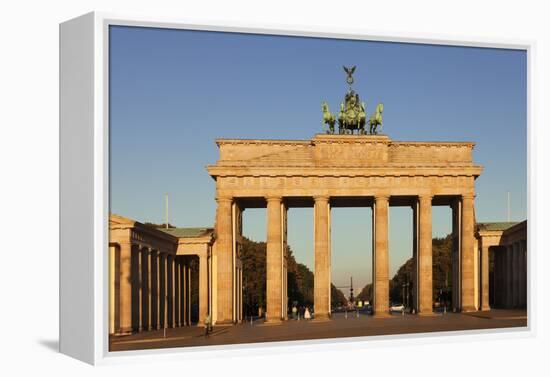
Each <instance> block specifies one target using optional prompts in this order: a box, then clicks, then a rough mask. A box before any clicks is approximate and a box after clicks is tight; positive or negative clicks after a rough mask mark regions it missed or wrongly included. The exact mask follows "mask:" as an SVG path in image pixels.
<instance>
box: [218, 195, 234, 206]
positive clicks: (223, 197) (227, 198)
mask: <svg viewBox="0 0 550 377" xmlns="http://www.w3.org/2000/svg"><path fill="white" fill-rule="evenodd" d="M216 202H218V204H221V203H228V202H229V203H231V202H233V197H232V196H229V195H217V196H216Z"/></svg>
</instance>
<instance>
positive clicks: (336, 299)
mask: <svg viewBox="0 0 550 377" xmlns="http://www.w3.org/2000/svg"><path fill="white" fill-rule="evenodd" d="M347 303H348V299H347V298H346V296H345V295H344V293H342V291H341V290H339V289H338V288H336V287H335V286H334V284H332V283H331V284H330V306H331V307H336V306H343V305H346V304H347Z"/></svg>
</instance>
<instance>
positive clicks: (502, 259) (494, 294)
mask: <svg viewBox="0 0 550 377" xmlns="http://www.w3.org/2000/svg"><path fill="white" fill-rule="evenodd" d="M476 240H477V242H476V244H477V248H478V249H479V250H480V251H481V253H480V258H481V266H482V268H481V271H480V276H481V307H482V310H488V309H490V308H491V307H494V308H504V309H525V308H527V292H528V290H527V281H528V279H527V271H528V269H527V265H528V264H527V260H528V259H527V220H524V221H522V222H500V223H478V224H477V227H476Z"/></svg>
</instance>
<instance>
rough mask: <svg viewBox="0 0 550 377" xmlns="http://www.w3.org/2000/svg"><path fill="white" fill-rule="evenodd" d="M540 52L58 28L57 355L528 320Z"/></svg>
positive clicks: (473, 333) (399, 41)
mask: <svg viewBox="0 0 550 377" xmlns="http://www.w3.org/2000/svg"><path fill="white" fill-rule="evenodd" d="M532 51H533V45H532V43H530V42H524V41H520V42H518V41H493V40H477V41H463V40H458V39H456V40H454V39H449V38H446V39H444V38H442V39H441V40H437V39H429V38H426V37H424V36H422V35H414V36H411V35H406V36H405V35H398V34H394V35H388V34H382V33H381V34H376V35H373V34H365V33H364V32H363V31H360V30H359V31H358V30H320V29H316V28H310V27H297V28H294V29H293V28H288V27H284V28H283V27H279V26H276V25H275V26H273V25H265V26H264V27H261V28H259V27H251V26H250V25H238V24H231V23H225V24H215V25H214V24H202V23H199V22H193V21H179V20H167V19H164V20H163V19H144V18H136V17H126V16H119V15H112V14H104V13H95V12H94V13H89V14H86V15H83V16H81V17H78V18H75V19H72V20H69V21H66V22H64V23H62V24H61V25H60V103H61V105H60V174H61V177H60V228H61V233H60V350H61V352H63V353H66V354H68V355H70V356H73V357H75V358H77V359H80V360H83V361H86V362H88V363H92V364H98V363H109V362H119V361H131V360H135V358H170V357H178V358H181V357H197V355H198V356H200V357H202V356H204V355H207V356H223V355H226V354H228V353H230V354H249V353H268V352H292V350H294V349H296V348H300V347H308V348H311V347H314V348H316V349H323V348H326V347H330V348H331V349H334V348H335V347H336V348H339V349H345V348H346V347H377V346H378V345H380V344H388V343H390V344H393V343H396V344H399V343H402V342H408V341H410V340H411V339H414V340H415V341H417V342H434V341H449V340H454V339H485V338H502V337H513V336H529V335H532V334H533V331H534V329H533V320H534V318H533V310H532V302H531V301H530V297H531V295H532V292H533V286H532V281H533V276H532V272H531V271H532V269H531V268H530V266H531V265H532V263H533V262H532V261H533V259H532V250H531V248H530V247H528V242H527V239H528V234H530V227H528V221H527V219H528V217H529V216H528V214H529V208H530V205H531V203H530V201H529V195H528V187H529V182H528V154H529V151H528V149H527V145H528V140H530V133H529V127H530V125H529V112H530V107H529V106H530V102H529V98H530V97H529V93H530V85H529V83H530V76H529V72H530V65H531V54H532ZM457 335H458V336H460V338H456V336H457Z"/></svg>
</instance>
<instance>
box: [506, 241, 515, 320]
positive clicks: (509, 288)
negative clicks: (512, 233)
mask: <svg viewBox="0 0 550 377" xmlns="http://www.w3.org/2000/svg"><path fill="white" fill-rule="evenodd" d="M513 254H514V245H507V247H506V308H508V309H511V308H512V306H513V303H514V300H513V294H512V292H513V278H512V276H513V272H512V271H513V263H512V257H513Z"/></svg>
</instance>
